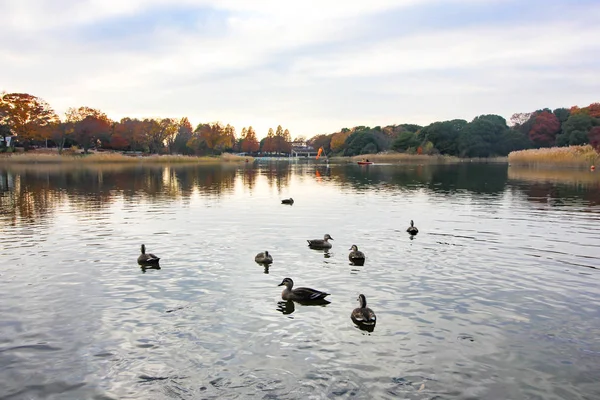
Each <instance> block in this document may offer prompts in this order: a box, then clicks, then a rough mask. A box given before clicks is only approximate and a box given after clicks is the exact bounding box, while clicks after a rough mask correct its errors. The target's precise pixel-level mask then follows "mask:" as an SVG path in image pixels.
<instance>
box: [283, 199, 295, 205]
mask: <svg viewBox="0 0 600 400" xmlns="http://www.w3.org/2000/svg"><path fill="white" fill-rule="evenodd" d="M281 204H289V205H292V204H294V199H292V198H291V197H290V198H289V199H283V200H281Z"/></svg>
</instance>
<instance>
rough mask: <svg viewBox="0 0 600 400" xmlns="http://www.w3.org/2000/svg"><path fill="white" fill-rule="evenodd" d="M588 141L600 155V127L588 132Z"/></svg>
mask: <svg viewBox="0 0 600 400" xmlns="http://www.w3.org/2000/svg"><path fill="white" fill-rule="evenodd" d="M588 139H589V141H590V144H591V145H592V147H593V148H594V149H595V150H596V151H597V152H598V153H600V126H595V127H593V128H592V129H590V131H589V132H588Z"/></svg>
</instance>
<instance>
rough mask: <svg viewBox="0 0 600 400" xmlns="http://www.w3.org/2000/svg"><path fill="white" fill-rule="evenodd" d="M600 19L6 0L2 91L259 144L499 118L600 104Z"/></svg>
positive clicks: (405, 5)
mask: <svg viewBox="0 0 600 400" xmlns="http://www.w3.org/2000/svg"><path fill="white" fill-rule="evenodd" d="M598 17H600V7H599V6H598V5H597V4H595V3H594V2H591V1H579V2H577V3H571V2H567V1H553V2H543V3H542V2H541V1H539V0H533V1H532V2H530V3H529V2H528V3H521V2H516V1H500V0H497V1H484V0H471V1H467V2H464V1H458V0H456V1H440V0H438V1H435V0H430V1H416V0H406V1H398V0H373V1H370V2H364V1H362V2H360V1H349V2H344V3H343V5H341V4H340V3H339V2H333V1H325V2H316V1H304V2H281V1H271V0H262V1H252V2H249V1H241V0H240V1H234V0H225V1H218V2H217V1H216V0H204V1H192V0H175V1H167V0H144V1H142V0H131V1H113V0H110V1H97V0H85V1H79V2H76V1H73V0H58V1H53V2H50V1H40V0H9V1H7V2H3V3H2V5H0V25H2V26H3V28H4V29H6V31H7V34H6V35H5V37H10V38H11V40H4V41H2V42H0V77H2V78H0V79H2V80H0V90H2V89H4V90H7V91H22V92H29V93H32V94H35V95H38V96H40V97H42V98H44V99H45V100H47V101H48V102H50V104H52V105H53V106H54V107H55V108H56V109H57V111H59V112H64V111H65V110H66V108H67V107H71V106H80V105H87V106H91V107H97V108H100V109H102V110H103V111H105V112H106V113H107V114H108V115H109V116H110V117H111V118H115V119H118V118H121V117H124V116H131V117H146V116H163V117H167V116H174V117H182V116H188V117H189V118H190V119H191V121H192V122H193V123H194V124H196V123H199V122H205V121H215V120H221V121H223V122H225V123H232V124H234V125H235V126H236V128H237V129H238V131H240V130H241V128H242V126H248V125H253V126H254V127H255V128H256V129H257V131H258V134H259V136H260V135H266V132H267V130H268V128H269V127H275V126H276V125H278V124H281V125H283V126H284V127H287V128H289V129H290V131H291V132H292V135H293V136H296V135H305V136H312V135H314V134H317V133H326V132H333V131H335V130H337V129H340V128H342V127H351V126H354V125H385V124H391V123H403V122H415V123H421V124H427V123H430V122H433V121H436V120H442V119H452V118H465V119H469V120H470V119H472V118H473V117H474V116H476V115H478V114H481V113H498V114H501V115H503V116H505V117H508V116H509V115H510V114H512V113H513V112H518V111H527V110H533V109H538V108H542V107H546V106H548V107H558V106H570V105H573V104H579V105H587V104H589V103H590V102H592V101H598V98H597V93H600V82H599V78H598V74H597V73H596V72H595V71H597V70H598V67H600V65H598V64H600V61H598V59H597V58H595V57H594V54H597V53H598V51H599V50H600V44H598V43H597V41H595V40H593V38H595V37H600V28H599V27H598V24H597V23H595V21H597V20H598ZM7 77H8V78H7Z"/></svg>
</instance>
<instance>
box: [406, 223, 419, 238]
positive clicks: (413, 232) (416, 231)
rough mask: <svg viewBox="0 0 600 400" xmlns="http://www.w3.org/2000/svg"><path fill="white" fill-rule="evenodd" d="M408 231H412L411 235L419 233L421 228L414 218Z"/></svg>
mask: <svg viewBox="0 0 600 400" xmlns="http://www.w3.org/2000/svg"><path fill="white" fill-rule="evenodd" d="M406 232H408V233H410V234H411V235H416V234H417V233H419V230H418V229H417V227H416V226H415V223H414V222H413V220H412V219H411V220H410V226H409V227H408V229H407V230H406Z"/></svg>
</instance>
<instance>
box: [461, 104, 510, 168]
mask: <svg viewBox="0 0 600 400" xmlns="http://www.w3.org/2000/svg"><path fill="white" fill-rule="evenodd" d="M507 130H508V126H507V125H506V120H505V119H504V118H502V117H501V116H499V115H493V114H489V115H480V116H478V117H475V119H473V121H471V122H470V123H469V124H468V125H467V126H466V127H465V128H464V129H462V131H461V134H460V136H459V142H458V147H459V153H460V156H461V157H489V156H492V155H495V154H500V152H501V149H500V147H501V144H502V142H501V139H502V137H503V135H504V134H505V133H506V131H507Z"/></svg>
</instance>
